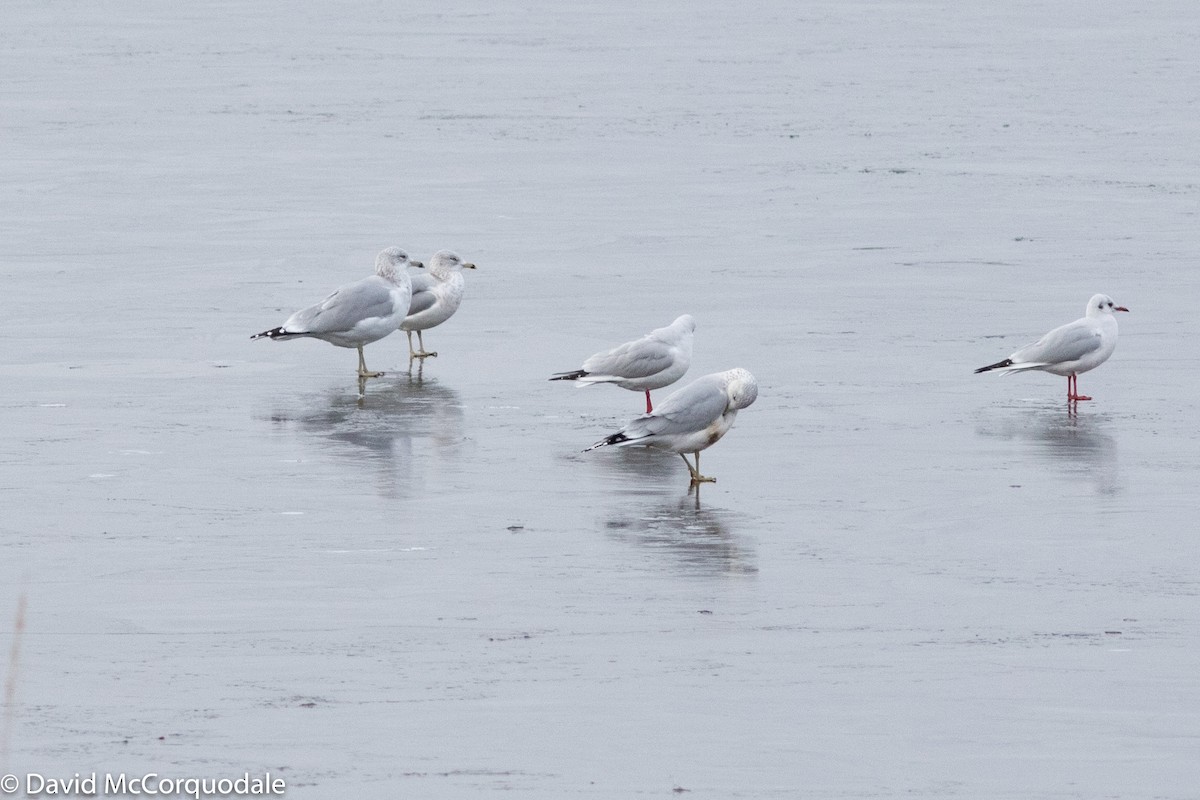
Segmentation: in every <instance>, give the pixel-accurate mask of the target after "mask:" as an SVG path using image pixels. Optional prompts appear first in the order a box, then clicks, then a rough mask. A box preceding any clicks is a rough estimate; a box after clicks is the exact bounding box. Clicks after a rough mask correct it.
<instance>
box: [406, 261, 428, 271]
mask: <svg viewBox="0 0 1200 800" xmlns="http://www.w3.org/2000/svg"><path fill="white" fill-rule="evenodd" d="M408 265H409V266H410V267H416V268H417V269H425V262H424V261H409V262H408Z"/></svg>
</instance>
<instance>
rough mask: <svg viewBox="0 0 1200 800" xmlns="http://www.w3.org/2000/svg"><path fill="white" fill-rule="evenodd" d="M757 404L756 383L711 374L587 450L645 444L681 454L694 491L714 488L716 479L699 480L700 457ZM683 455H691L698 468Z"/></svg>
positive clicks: (730, 373) (735, 373)
mask: <svg viewBox="0 0 1200 800" xmlns="http://www.w3.org/2000/svg"><path fill="white" fill-rule="evenodd" d="M757 398H758V381H756V380H755V379H754V376H753V375H751V374H750V373H749V372H747V371H746V370H744V369H740V368H738V369H731V370H727V371H725V372H714V373H713V374H711V375H705V376H704V377H703V378H697V379H696V380H695V381H693V382H692V383H689V384H688V385H687V386H685V387H683V388H682V389H680V390H679V391H677V392H672V393H671V394H670V395H669V396H668V397H667V399H666V400H664V401H662V402H661V403H659V404H658V408H657V409H655V410H654V411H650V412H647V413H645V414H643V415H641V416H640V417H637V418H636V419H633V420H630V421H629V422H627V423H626V424H625V427H623V428H621V430H619V431H617V432H616V433H614V434H612V435H610V436H606V437H604V438H603V439H601V440H600V441H598V442H596V443H595V444H594V445H592V446H591V447H589V448H588V449H587V450H584V451H583V452H585V453H586V452H588V450H595V449H596V448H597V447H606V446H608V445H616V446H618V447H622V446H626V445H631V444H644V445H649V446H650V447H657V448H659V449H662V450H670V451H671V452H672V453H679V457H680V458H682V459H683V463H685V464H687V468H688V472H689V473H690V474H691V476H692V485H693V486H694V485H696V484H698V483H715V482H716V480H717V479H716V478H709V477H705V476H704V475H701V474H700V451H701V450H704V449H705V448H708V447H711V446H712V445H714V444H716V443H717V440H719V439H720V438H721V437H722V436H724V435H725V434H726V433H728V432H729V429H730V428H731V427H733V421H734V419H736V418H737V412H738V411H739V410H741V409H743V408H745V407H746V406H748V405H750V404H751V403H753V402H754V401H755V400H756V399H757ZM686 453H693V454H694V455H695V457H696V466H695V467H693V466H692V462H690V461H688V457H687V455H685V454H686Z"/></svg>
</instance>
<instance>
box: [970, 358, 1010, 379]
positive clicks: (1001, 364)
mask: <svg viewBox="0 0 1200 800" xmlns="http://www.w3.org/2000/svg"><path fill="white" fill-rule="evenodd" d="M1012 365H1013V360H1012V359H1011V358H1006V359H1004V360H1003V361H997V362H996V363H995V364H988V365H987V366H986V367H980V368H979V369H977V370H975V374H976V375H978V374H979V373H981V372H988V371H990V370H993V369H1004V368H1005V367H1011V366H1012Z"/></svg>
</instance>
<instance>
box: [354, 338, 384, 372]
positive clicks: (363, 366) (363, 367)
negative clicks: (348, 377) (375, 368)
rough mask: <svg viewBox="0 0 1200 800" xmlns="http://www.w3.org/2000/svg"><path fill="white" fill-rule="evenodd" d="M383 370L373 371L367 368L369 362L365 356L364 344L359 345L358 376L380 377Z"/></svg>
mask: <svg viewBox="0 0 1200 800" xmlns="http://www.w3.org/2000/svg"><path fill="white" fill-rule="evenodd" d="M382 374H383V373H382V372H371V371H370V370H368V369H367V362H366V360H365V359H364V358H363V351H362V345H361V344H360V345H359V346H358V377H360V378H378V377H379V376H380V375H382Z"/></svg>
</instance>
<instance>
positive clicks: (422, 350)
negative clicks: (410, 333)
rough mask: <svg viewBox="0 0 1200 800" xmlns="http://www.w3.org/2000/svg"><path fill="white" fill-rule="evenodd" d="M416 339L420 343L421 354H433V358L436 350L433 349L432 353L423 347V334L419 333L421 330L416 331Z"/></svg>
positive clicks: (435, 355)
mask: <svg viewBox="0 0 1200 800" xmlns="http://www.w3.org/2000/svg"><path fill="white" fill-rule="evenodd" d="M417 340H418V341H419V342H420V343H421V355H423V356H433V357H434V358H437V351H436V350H434V351H433V352H432V353H430V352H429V351H427V350H426V349H425V336H424V335H423V334H422V333H421V331H417Z"/></svg>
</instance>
